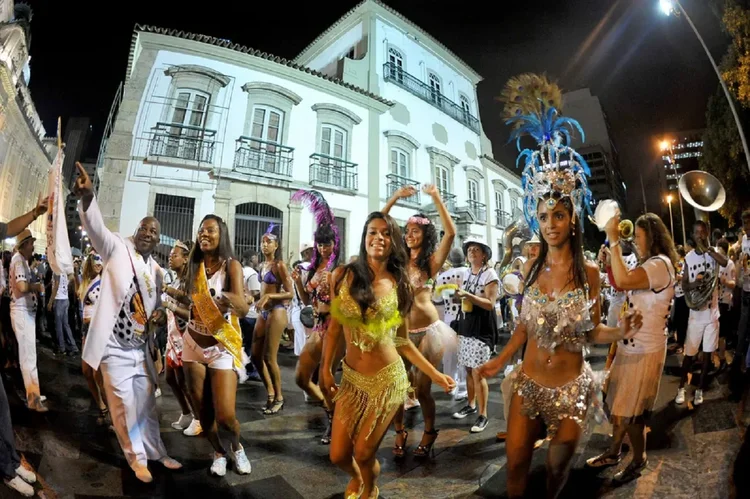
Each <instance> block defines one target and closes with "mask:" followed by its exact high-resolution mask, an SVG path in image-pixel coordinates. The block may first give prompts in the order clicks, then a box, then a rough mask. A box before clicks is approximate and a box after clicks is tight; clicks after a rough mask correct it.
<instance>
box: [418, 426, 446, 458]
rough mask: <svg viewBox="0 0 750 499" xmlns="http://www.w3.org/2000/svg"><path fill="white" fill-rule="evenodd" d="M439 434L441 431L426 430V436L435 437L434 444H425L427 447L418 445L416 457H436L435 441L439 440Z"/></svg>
mask: <svg viewBox="0 0 750 499" xmlns="http://www.w3.org/2000/svg"><path fill="white" fill-rule="evenodd" d="M438 433H440V430H432V431H427V430H425V432H424V434H425V435H430V436H434V438H433V439H432V442H430V443H428V444H425V445H421V444H420V445H418V446H417V448H416V449H414V452H413V453H412V454H414V457H427V456H429V455H432V457H435V450H434V449H433V446H434V445H435V441H436V440H437V437H438Z"/></svg>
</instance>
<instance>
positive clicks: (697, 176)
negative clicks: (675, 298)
mask: <svg viewBox="0 0 750 499" xmlns="http://www.w3.org/2000/svg"><path fill="white" fill-rule="evenodd" d="M677 187H678V189H679V190H680V194H681V195H682V198H683V199H684V200H685V201H687V202H688V204H690V205H691V206H692V207H693V208H694V209H695V217H696V218H697V219H698V220H703V221H704V222H706V223H708V213H709V212H711V211H716V210H718V209H719V208H721V207H722V206H723V205H724V203H725V202H726V199H727V193H726V191H725V190H724V186H722V185H721V182H719V179H717V178H716V177H714V176H713V175H711V174H710V173H707V172H704V171H700V170H695V171H691V172H687V173H686V174H684V175H683V176H682V177H680V181H679V183H678V186H677ZM709 232H710V231H709ZM695 244H696V249H697V250H698V251H700V252H701V253H705V252H706V251H708V248H707V247H705V246H704V245H703V243H702V241H696V242H695ZM716 267H717V266H716V265H714V268H713V269H711V270H707V271H706V272H705V273H704V275H703V280H702V281H701V283H700V284H699V285H698V286H697V287H695V288H693V289H691V290H690V291H685V302H686V303H687V306H688V307H689V308H691V309H693V310H700V309H702V308H703V307H704V306H705V305H706V304H707V303H708V301H709V300H710V299H711V297H712V296H713V294H714V291H715V290H716V286H717V284H718V282H719V269H718V268H716Z"/></svg>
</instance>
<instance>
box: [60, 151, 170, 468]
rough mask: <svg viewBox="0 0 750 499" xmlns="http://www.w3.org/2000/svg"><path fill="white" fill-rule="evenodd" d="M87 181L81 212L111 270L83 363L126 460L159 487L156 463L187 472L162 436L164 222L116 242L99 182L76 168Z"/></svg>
mask: <svg viewBox="0 0 750 499" xmlns="http://www.w3.org/2000/svg"><path fill="white" fill-rule="evenodd" d="M76 168H78V172H79V174H80V176H79V177H78V179H77V180H76V183H75V187H74V192H75V194H76V195H77V196H78V197H79V198H80V200H81V203H80V205H79V208H78V212H79V214H80V216H81V222H82V224H83V226H84V228H85V229H86V232H87V234H88V236H89V239H90V240H91V245H92V246H93V247H94V249H95V250H96V251H97V252H98V253H99V255H100V256H101V257H102V260H103V262H104V270H103V272H102V284H101V294H100V296H99V300H98V301H97V303H96V306H95V309H94V314H93V317H92V318H91V323H90V326H89V333H88V336H87V337H86V345H85V347H84V349H83V360H84V361H85V362H86V363H87V364H88V365H90V366H91V367H92V368H93V369H94V370H97V369H99V368H100V367H101V372H102V377H103V379H104V390H105V392H106V396H107V405H108V406H109V411H110V414H111V416H112V425H113V426H114V428H115V433H116V434H117V440H118V441H119V442H120V447H121V448H122V452H123V454H125V459H127V461H128V464H129V465H130V467H131V468H132V469H133V471H134V472H135V475H136V477H137V478H138V479H139V480H141V481H143V482H146V483H148V482H151V481H152V480H153V477H152V476H151V473H150V472H149V470H148V466H147V464H148V460H152V461H159V462H160V463H161V464H162V465H164V466H165V467H166V468H168V469H171V470H174V469H179V468H181V467H182V465H181V464H180V463H178V462H177V461H175V460H174V459H172V458H170V457H169V456H168V455H167V451H166V449H165V447H164V443H163V442H162V440H161V436H160V435H159V419H158V417H157V414H156V397H155V396H154V391H155V390H156V379H157V378H156V376H157V373H156V369H155V367H154V359H153V356H152V355H151V349H150V348H149V346H150V345H153V344H154V338H153V331H154V328H155V327H156V326H157V325H160V324H161V325H163V324H164V323H165V322H166V314H165V312H164V309H163V308H162V305H161V288H162V285H161V281H162V275H163V273H162V271H161V268H160V267H159V265H158V264H157V263H156V261H155V260H154V259H153V258H152V252H153V251H154V248H155V247H156V245H157V244H159V238H160V234H159V231H160V227H159V221H158V220H156V219H155V218H153V217H146V218H144V219H143V220H141V222H140V223H139V224H138V229H137V230H136V233H135V235H134V236H132V237H127V238H125V237H122V236H121V235H119V234H113V233H112V232H110V231H109V230H108V229H107V228H106V227H105V226H104V220H103V218H102V215H101V212H100V211H99V206H98V204H97V202H96V198H95V196H94V191H93V186H92V184H91V179H89V176H88V175H87V174H86V171H85V170H84V169H83V167H82V166H81V165H80V163H76Z"/></svg>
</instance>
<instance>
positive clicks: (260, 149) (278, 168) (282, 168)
mask: <svg viewBox="0 0 750 499" xmlns="http://www.w3.org/2000/svg"><path fill="white" fill-rule="evenodd" d="M293 161H294V148H293V147H288V146H285V145H282V144H277V143H276V142H269V141H266V140H260V139H254V138H251V137H244V136H242V137H240V138H239V139H237V149H236V151H235V152H234V168H233V169H234V171H238V172H241V173H248V174H251V175H259V176H264V175H265V174H268V173H270V174H273V175H277V176H282V177H291V176H292V162H293Z"/></svg>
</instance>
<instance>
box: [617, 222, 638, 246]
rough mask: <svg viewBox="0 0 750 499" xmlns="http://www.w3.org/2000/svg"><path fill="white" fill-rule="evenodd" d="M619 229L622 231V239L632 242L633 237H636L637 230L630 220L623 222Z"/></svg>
mask: <svg viewBox="0 0 750 499" xmlns="http://www.w3.org/2000/svg"><path fill="white" fill-rule="evenodd" d="M617 228H618V229H619V230H620V239H624V240H625V241H632V240H633V237H635V228H634V227H633V222H631V221H630V220H627V219H626V220H621V221H620V225H618V226H617Z"/></svg>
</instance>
